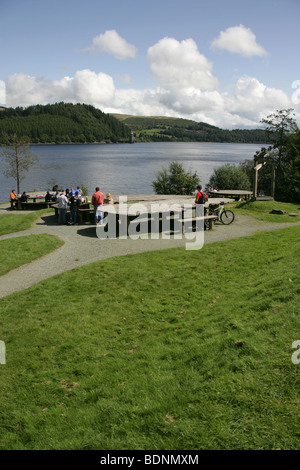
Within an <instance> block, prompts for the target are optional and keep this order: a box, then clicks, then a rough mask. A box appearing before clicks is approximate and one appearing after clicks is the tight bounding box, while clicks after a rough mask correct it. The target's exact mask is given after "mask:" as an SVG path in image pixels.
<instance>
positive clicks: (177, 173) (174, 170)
mask: <svg viewBox="0 0 300 470" xmlns="http://www.w3.org/2000/svg"><path fill="white" fill-rule="evenodd" d="M199 182H200V179H199V176H198V175H197V173H196V172H194V173H192V172H191V171H188V172H187V171H185V170H184V168H183V166H182V164H181V163H178V162H171V163H170V165H169V169H168V170H166V169H165V168H164V169H163V170H162V171H160V172H159V173H158V174H157V179H156V181H153V183H152V186H153V188H154V190H155V192H156V194H176V195H183V194H186V195H190V194H192V193H193V191H195V189H196V187H197V185H198V184H199Z"/></svg>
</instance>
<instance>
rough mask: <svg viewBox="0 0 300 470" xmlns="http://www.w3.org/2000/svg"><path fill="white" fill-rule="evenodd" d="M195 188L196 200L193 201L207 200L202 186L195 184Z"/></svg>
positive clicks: (203, 201)
mask: <svg viewBox="0 0 300 470" xmlns="http://www.w3.org/2000/svg"><path fill="white" fill-rule="evenodd" d="M197 189H198V192H197V195H196V200H195V203H196V204H205V203H206V202H207V201H208V197H207V194H206V193H205V192H204V191H202V186H201V185H200V186H197Z"/></svg>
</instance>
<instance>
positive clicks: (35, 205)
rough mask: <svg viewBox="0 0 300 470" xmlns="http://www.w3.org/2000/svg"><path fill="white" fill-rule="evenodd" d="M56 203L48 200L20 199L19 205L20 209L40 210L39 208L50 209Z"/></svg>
mask: <svg viewBox="0 0 300 470" xmlns="http://www.w3.org/2000/svg"><path fill="white" fill-rule="evenodd" d="M53 204H54V202H46V201H37V202H30V201H27V202H21V201H18V204H17V207H18V209H19V210H27V211H28V210H29V211H34V210H39V209H49V207H51V206H52V205H53Z"/></svg>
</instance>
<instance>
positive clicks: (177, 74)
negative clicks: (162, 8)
mask: <svg viewBox="0 0 300 470" xmlns="http://www.w3.org/2000/svg"><path fill="white" fill-rule="evenodd" d="M148 60H149V62H150V68H151V72H152V73H153V75H154V76H155V77H156V78H157V79H158V81H159V83H160V84H161V85H163V86H167V87H174V88H187V87H194V88H199V89H202V90H213V89H215V88H217V87H218V80H217V79H216V78H215V77H213V75H212V73H211V70H212V64H211V63H210V62H209V61H208V60H207V59H206V57H205V56H204V55H202V54H200V52H199V51H198V48H197V44H196V43H195V41H193V39H186V40H184V41H182V42H179V41H177V40H176V39H173V38H163V39H161V40H160V41H159V42H158V43H156V44H155V45H154V46H152V47H150V48H149V49H148Z"/></svg>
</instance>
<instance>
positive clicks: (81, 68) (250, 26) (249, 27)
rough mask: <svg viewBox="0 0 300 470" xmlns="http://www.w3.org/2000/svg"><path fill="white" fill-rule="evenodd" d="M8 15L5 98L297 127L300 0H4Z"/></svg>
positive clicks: (2, 73)
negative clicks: (272, 120)
mask: <svg viewBox="0 0 300 470" xmlns="http://www.w3.org/2000/svg"><path fill="white" fill-rule="evenodd" d="M0 18H1V28H0V104H2V105H5V106H12V107H15V106H24V107H25V106H29V105H32V104H46V103H54V102H58V101H65V102H73V103H77V102H85V103H89V104H92V105H94V106H96V107H98V108H100V109H102V111H104V112H116V113H122V114H133V115H161V116H162V115H164V116H176V117H184V118H188V119H193V120H195V121H206V122H208V123H210V124H214V125H217V126H219V127H222V128H237V127H246V128H251V127H257V126H258V125H259V122H260V120H261V119H262V118H263V117H266V116H267V115H268V114H270V113H272V112H274V111H276V109H283V108H294V109H295V112H296V115H297V120H298V123H299V116H300V105H299V102H300V65H299V53H298V49H299V24H298V23H299V19H300V1H299V0H260V1H258V0H252V1H251V2H250V1H249V2H248V1H247V2H245V1H242V0H240V1H237V0H226V1H225V0H184V1H183V0H181V1H178V0H160V1H158V0H151V1H144V0H108V1H103V0H85V1H79V0H0ZM298 86H299V88H298ZM298 89H299V92H298Z"/></svg>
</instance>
